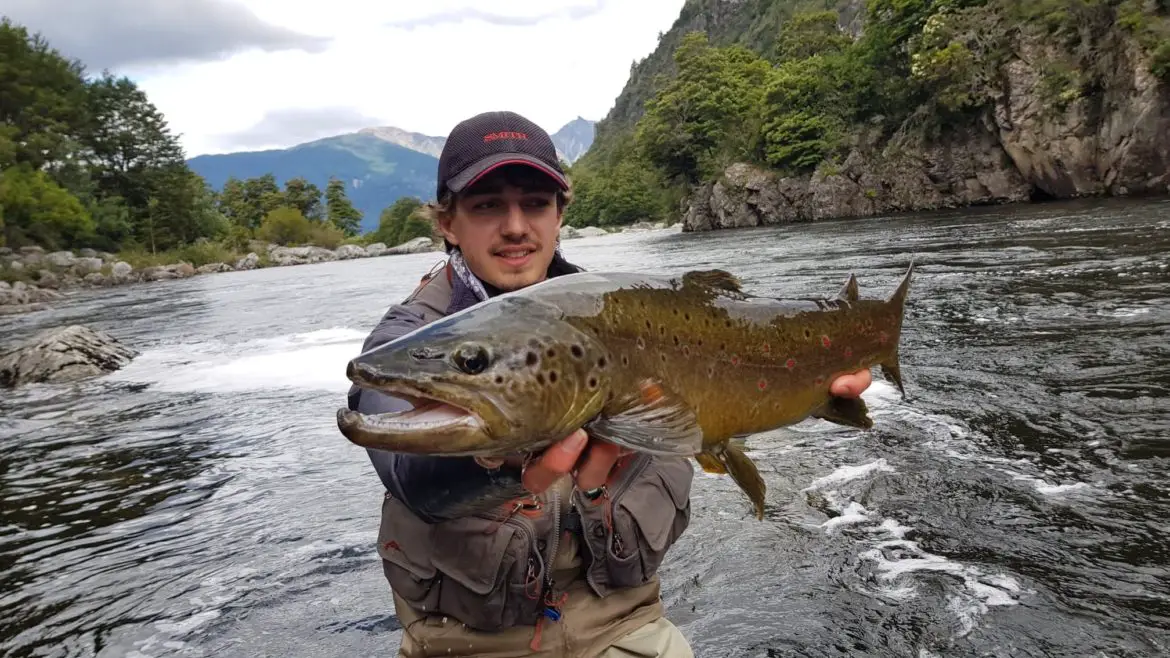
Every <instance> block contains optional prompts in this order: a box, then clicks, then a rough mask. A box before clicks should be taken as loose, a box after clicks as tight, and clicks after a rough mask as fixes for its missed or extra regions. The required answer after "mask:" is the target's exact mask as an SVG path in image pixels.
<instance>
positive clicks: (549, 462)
mask: <svg viewBox="0 0 1170 658" xmlns="http://www.w3.org/2000/svg"><path fill="white" fill-rule="evenodd" d="M872 383H873V376H872V375H871V374H870V372H869V369H868V368H867V369H865V370H858V371H857V372H855V373H853V374H850V375H841V376H840V377H838V378H837V379H834V380H833V383H832V384H831V385H830V386H829V392H830V393H832V394H833V395H839V396H841V397H844V398H856V397H861V394H862V392H864V391H865V389H867V388H869V385H870V384H872ZM586 450H588V453H587V454H586V457H585V461H584V462H583V463H582V464H581V467H580V468H578V469H577V471H576V473H575V474H574V479H575V480H576V482H577V488H578V489H581V490H582V491H589V490H590V489H596V488H597V487H600V486H601V485H603V484H605V483H606V482H607V481H608V480H609V472H610V471H611V470H613V465H614V464H615V463H617V460H618V458H619V457H621V456H622V455H623V454H624V452H623V450H622V449H621V448H619V447H618V446H616V445H614V444H612V443H609V442H607V441H601V440H594V441H591V440H589V436H588V435H587V434H586V433H585V430H577V431H576V432H573V433H572V434H570V435H569V436H567V437H565V438H564V439H561V440H560V441H557V442H556V443H554V444H552V445H551V446H549V447H548V448H546V449H545V451H544V452H543V453H541V454H540V455H539V456H537V457H535V458H533V459H532V461H530V462H529V463H528V466H527V467H526V468H524V474H523V476H522V479H523V482H524V487H525V488H526V489H528V490H529V491H531V492H532V493H534V494H539V493H542V492H543V491H544V490H545V489H548V488H549V487H551V486H552V485H553V483H554V482H556V481H557V480H559V479H561V477H563V476H564V475H566V474H569V473H570V472H572V470H573V466H575V465H576V464H577V461H578V460H579V459H580V458H581V454H582V453H584V452H585V451H586ZM477 461H478V462H479V463H480V465H481V466H484V467H486V468H498V467H499V466H500V464H504V463H508V464H514V465H517V466H519V465H520V464H522V463H523V462H522V460H521V459H520V458H519V457H508V458H507V459H490V460H489V459H477Z"/></svg>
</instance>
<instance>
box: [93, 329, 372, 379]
mask: <svg viewBox="0 0 1170 658" xmlns="http://www.w3.org/2000/svg"><path fill="white" fill-rule="evenodd" d="M365 337H366V333H364V332H360V331H357V330H355V329H348V328H344V327H333V328H329V329H321V330H317V331H310V332H306V333H301V334H290V335H286V336H278V337H274V338H261V339H255V340H250V341H245V342H242V343H234V344H231V343H226V342H203V343H181V344H177V345H168V346H164V347H160V348H156V349H153V350H148V351H146V352H144V353H143V354H142V355H140V356H139V357H138V358H136V359H135V360H134V361H132V362H131V363H130V365H128V366H127V367H126V368H124V369H122V370H119V371H117V372H114V373H112V374H110V375H109V376H108V379H109V380H111V381H125V382H143V383H150V384H152V385H154V386H155V387H156V388H158V389H159V390H162V391H166V392H195V391H206V392H213V393H227V392H245V391H256V390H261V389H301V390H320V391H327V392H331V393H337V392H344V391H346V390H347V389H348V388H349V380H348V379H346V377H345V363H346V361H348V360H349V359H351V358H353V357H355V356H357V355H358V353H359V352H360V351H361V346H362V341H363V340H365Z"/></svg>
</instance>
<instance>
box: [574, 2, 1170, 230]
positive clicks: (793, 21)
mask: <svg viewBox="0 0 1170 658" xmlns="http://www.w3.org/2000/svg"><path fill="white" fill-rule="evenodd" d="M1168 2H1170V0H869V1H868V2H866V3H864V4H863V3H862V2H860V1H859V0H840V1H831V0H830V1H812V0H804V1H802V0H744V1H740V2H727V1H720V0H692V1H690V2H687V4H686V6H685V7H684V8H683V10H682V12H681V14H680V16H679V18H678V20H677V21H676V23H675V25H674V27H673V28H672V29H671V30H670V31H669V32H668V33H666V34H664V35H662V38H661V40H660V46H659V48H658V49H657V50H656V51H655V52H654V53H653V54H651V55H650V56H649V57H648V58H647V59H646V60H643V61H642V62H640V63H639V64H637V65H636V66H635V67H634V68H633V69H632V71H631V77H630V80H629V82H628V84H627V86H626V88H625V89H624V90H623V92H622V94H621V96H619V98H618V99H617V102H616V104H615V106H614V108H613V110H612V111H611V112H610V114H609V115H608V116H607V117H606V118H605V119H604V120H603V121H602V122H600V123H599V124H598V126H597V138H596V140H595V142H594V146H593V148H592V149H591V150H590V152H589V153H587V154H586V155H585V156H584V157H583V158H582V159H581V160H580V161H579V162H578V163H577V164H576V165H575V166H574V167H573V171H572V173H573V177H574V180H575V182H576V184H577V189H578V192H577V199H578V201H577V202H576V203H575V204H574V205H573V206H571V207H570V215H569V219H570V221H571V222H572V223H574V224H577V225H581V224H593V223H596V224H620V223H627V222H632V221H640V220H646V219H649V220H667V221H676V220H678V219H682V220H683V221H684V224H685V226H686V227H687V228H693V229H702V228H712V227H719V226H732V225H734V226H739V225H756V224H761V223H771V222H779V221H794V220H803V219H815V218H817V217H824V216H849V215H854V216H855V215H865V214H872V213H876V212H884V211H890V210H913V209H924V208H930V207H940V206H954V205H968V204H976V203H998V202H1008V201H1022V200H1027V199H1032V198H1064V197H1071V196H1079V195H1086V194H1131V193H1138V192H1161V193H1165V192H1167V191H1168V188H1167V185H1168V184H1170V173H1168V172H1170V93H1168V92H1170V20H1168V17H1167V14H1168V13H1170V8H1168Z"/></svg>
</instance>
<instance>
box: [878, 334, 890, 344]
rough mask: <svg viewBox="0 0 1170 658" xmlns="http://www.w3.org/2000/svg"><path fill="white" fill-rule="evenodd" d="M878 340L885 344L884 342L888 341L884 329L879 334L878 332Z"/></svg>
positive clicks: (888, 338)
mask: <svg viewBox="0 0 1170 658" xmlns="http://www.w3.org/2000/svg"><path fill="white" fill-rule="evenodd" d="M878 342H879V343H881V344H882V345H885V344H886V343H888V342H890V335H889V334H887V333H886V332H884V331H883V332H881V333H880V334H878Z"/></svg>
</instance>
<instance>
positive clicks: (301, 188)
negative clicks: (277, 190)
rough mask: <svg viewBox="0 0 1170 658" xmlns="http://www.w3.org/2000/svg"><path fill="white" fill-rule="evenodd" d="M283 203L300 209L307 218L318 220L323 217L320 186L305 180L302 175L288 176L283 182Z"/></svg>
mask: <svg viewBox="0 0 1170 658" xmlns="http://www.w3.org/2000/svg"><path fill="white" fill-rule="evenodd" d="M284 199H285V201H284V202H285V205H287V206H290V207H292V208H296V209H297V210H299V211H301V214H302V215H304V216H305V217H306V218H307V219H311V220H313V221H315V222H319V221H321V220H322V219H323V217H322V211H323V208H322V207H321V188H319V187H317V186H316V185H314V184H312V183H310V182H309V181H307V180H305V178H304V177H302V176H297V177H296V178H290V179H289V180H287V181H285V183H284Z"/></svg>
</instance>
